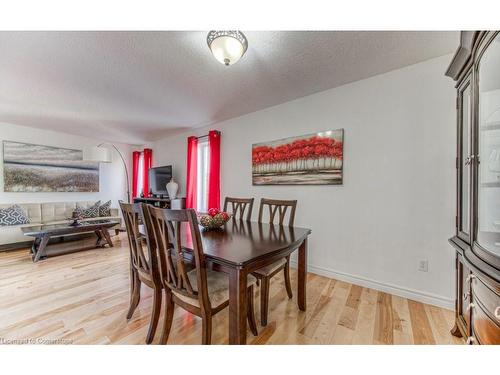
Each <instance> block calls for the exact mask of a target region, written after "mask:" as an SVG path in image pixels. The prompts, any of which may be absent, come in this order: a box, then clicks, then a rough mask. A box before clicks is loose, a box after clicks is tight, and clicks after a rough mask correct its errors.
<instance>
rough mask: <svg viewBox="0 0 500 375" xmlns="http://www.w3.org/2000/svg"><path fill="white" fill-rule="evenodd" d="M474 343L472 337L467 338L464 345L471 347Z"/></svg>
mask: <svg viewBox="0 0 500 375" xmlns="http://www.w3.org/2000/svg"><path fill="white" fill-rule="evenodd" d="M474 341H476V339H475V338H474V337H472V336H469V337H468V338H467V341H466V344H467V345H471V344H472V343H473V342H474Z"/></svg>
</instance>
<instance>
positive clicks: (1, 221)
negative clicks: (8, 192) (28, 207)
mask: <svg viewBox="0 0 500 375" xmlns="http://www.w3.org/2000/svg"><path fill="white" fill-rule="evenodd" d="M29 222H30V220H29V219H28V216H26V212H24V210H23V209H22V208H21V207H20V206H18V205H17V204H15V205H13V206H11V207H8V208H3V209H0V225H19V224H28V223H29Z"/></svg>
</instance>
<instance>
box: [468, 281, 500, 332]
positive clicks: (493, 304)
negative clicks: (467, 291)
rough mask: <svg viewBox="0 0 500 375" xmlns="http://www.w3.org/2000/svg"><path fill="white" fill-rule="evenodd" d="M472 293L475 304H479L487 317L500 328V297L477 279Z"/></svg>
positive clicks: (473, 283)
mask: <svg viewBox="0 0 500 375" xmlns="http://www.w3.org/2000/svg"><path fill="white" fill-rule="evenodd" d="M472 293H473V297H474V298H473V299H474V302H476V301H477V302H479V304H481V305H482V307H483V308H484V310H485V311H486V313H487V315H489V316H490V317H491V319H492V320H494V321H496V322H497V324H498V325H499V326H500V316H499V314H500V311H499V310H500V296H499V295H498V294H497V293H496V291H495V289H494V288H493V287H490V286H489V285H487V284H485V283H484V282H483V281H482V280H481V279H479V278H478V277H476V278H474V280H473V282H472ZM476 305H477V303H476Z"/></svg>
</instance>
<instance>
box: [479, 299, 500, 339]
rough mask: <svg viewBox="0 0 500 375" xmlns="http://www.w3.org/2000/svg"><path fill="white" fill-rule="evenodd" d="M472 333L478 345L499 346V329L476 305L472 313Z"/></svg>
mask: <svg viewBox="0 0 500 375" xmlns="http://www.w3.org/2000/svg"><path fill="white" fill-rule="evenodd" d="M472 331H473V332H474V336H475V337H476V340H477V341H478V343H479V344H483V345H498V344H500V327H499V326H498V325H497V324H496V323H495V322H494V321H493V320H492V319H491V318H490V317H489V316H488V315H486V313H485V312H484V311H483V309H482V307H481V305H479V304H476V305H475V308H474V310H473V312H472Z"/></svg>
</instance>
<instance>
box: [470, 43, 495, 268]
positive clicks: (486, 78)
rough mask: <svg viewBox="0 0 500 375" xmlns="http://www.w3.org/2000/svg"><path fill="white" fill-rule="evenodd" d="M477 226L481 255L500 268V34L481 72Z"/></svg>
mask: <svg viewBox="0 0 500 375" xmlns="http://www.w3.org/2000/svg"><path fill="white" fill-rule="evenodd" d="M478 89H479V113H478V116H479V117H478V128H477V133H476V134H477V137H478V138H477V151H476V157H477V158H478V159H477V160H476V162H475V165H476V168H477V212H476V217H477V225H476V230H477V232H476V242H477V244H478V245H479V250H480V251H481V252H484V254H479V255H480V256H482V257H483V258H486V259H485V260H486V261H487V262H489V263H493V264H492V265H496V264H500V34H498V35H497V36H496V37H495V38H494V39H493V40H492V41H491V43H489V45H488V47H487V49H486V50H485V52H484V54H483V55H482V57H481V60H480V65H479V70H478Z"/></svg>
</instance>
